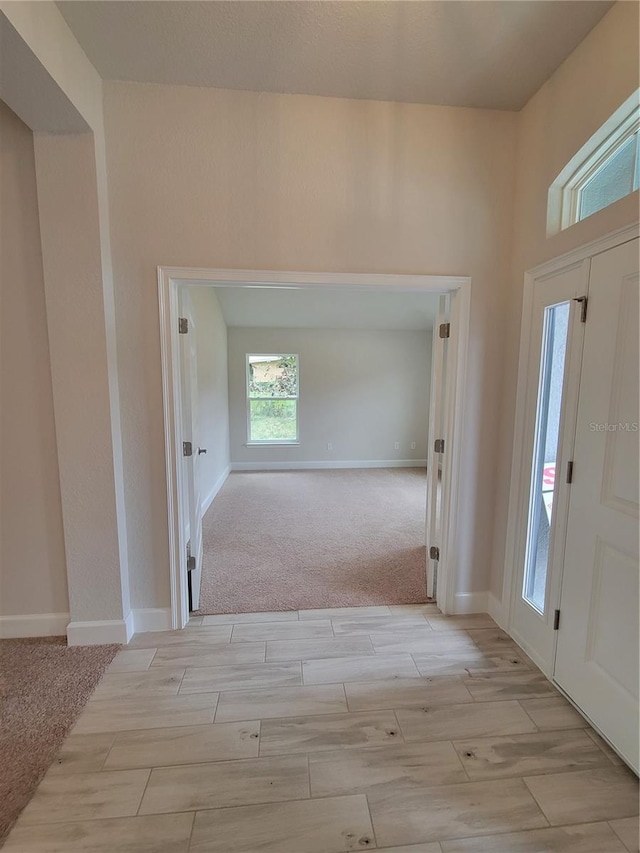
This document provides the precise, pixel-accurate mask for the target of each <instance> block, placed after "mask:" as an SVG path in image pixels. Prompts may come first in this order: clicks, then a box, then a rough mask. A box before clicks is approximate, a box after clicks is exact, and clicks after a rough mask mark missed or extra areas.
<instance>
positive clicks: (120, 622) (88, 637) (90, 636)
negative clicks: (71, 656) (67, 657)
mask: <svg viewBox="0 0 640 853" xmlns="http://www.w3.org/2000/svg"><path fill="white" fill-rule="evenodd" d="M130 617H131V614H129V616H128V617H127V619H108V620H96V621H94V622H70V623H69V625H68V627H67V642H68V643H69V645H70V646H102V645H106V644H107V643H120V644H122V645H125V644H126V643H128V642H129V640H130V639H131V636H132V635H133V630H132V629H133V622H132V619H131V618H130ZM130 632H131V633H130Z"/></svg>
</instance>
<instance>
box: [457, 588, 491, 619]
mask: <svg viewBox="0 0 640 853" xmlns="http://www.w3.org/2000/svg"><path fill="white" fill-rule="evenodd" d="M488 597H489V593H488V592H457V593H456V594H455V597H454V600H453V612H454V613H455V614H456V615H458V616H461V615H463V614H465V613H487V608H488V606H489V602H488Z"/></svg>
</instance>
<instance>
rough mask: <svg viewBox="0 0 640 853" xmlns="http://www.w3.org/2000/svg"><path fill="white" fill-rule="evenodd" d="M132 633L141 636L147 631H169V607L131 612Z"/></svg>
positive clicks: (148, 608) (146, 608) (147, 608)
mask: <svg viewBox="0 0 640 853" xmlns="http://www.w3.org/2000/svg"><path fill="white" fill-rule="evenodd" d="M131 613H132V614H133V632H134V633H135V634H143V633H145V632H147V631H170V630H171V608H170V607H145V608H143V609H142V610H132V611H131Z"/></svg>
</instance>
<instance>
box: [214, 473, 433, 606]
mask: <svg viewBox="0 0 640 853" xmlns="http://www.w3.org/2000/svg"><path fill="white" fill-rule="evenodd" d="M426 488H427V479H426V471H425V470H424V469H423V468H363V469H331V470H307V471H258V472H251V473H249V472H234V473H232V474H231V475H230V476H229V478H228V480H227V481H226V483H225V484H224V486H223V487H222V489H221V491H220V493H219V494H218V495H217V497H216V498H215V500H214V502H213V504H212V505H211V507H210V508H209V510H208V511H207V513H206V515H205V517H204V519H203V531H202V533H203V540H204V558H203V568H202V585H201V597H200V610H199V611H198V612H199V613H201V614H206V613H209V614H211V613H243V612H245V611H263V610H283V611H286V610H298V609H300V608H321V607H361V606H365V605H374V604H407V603H419V602H424V601H425V600H426V585H425V567H426V548H425V511H426Z"/></svg>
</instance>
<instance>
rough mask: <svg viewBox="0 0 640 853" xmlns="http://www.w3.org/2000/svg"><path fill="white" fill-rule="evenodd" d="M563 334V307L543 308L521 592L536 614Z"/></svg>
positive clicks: (543, 580) (543, 575)
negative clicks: (527, 523)
mask: <svg viewBox="0 0 640 853" xmlns="http://www.w3.org/2000/svg"><path fill="white" fill-rule="evenodd" d="M568 331H569V303H568V302H561V303H560V304H558V305H552V306H550V307H548V308H547V309H546V310H545V314H544V329H543V333H542V357H541V363H540V384H539V390H538V411H537V415H536V431H535V447H534V453H533V467H532V470H533V477H532V482H531V495H530V504H529V525H528V534H527V555H526V563H525V573H524V588H523V590H522V596H523V598H524V599H525V601H528V602H529V604H531V605H532V606H533V607H535V609H536V610H537V611H538V612H539V613H544V605H545V594H546V589H547V570H548V562H549V539H550V533H551V523H552V519H553V496H554V493H555V484H556V461H557V455H558V438H559V432H560V412H561V408H562V392H563V385H564V364H565V356H566V351H567V334H568Z"/></svg>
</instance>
